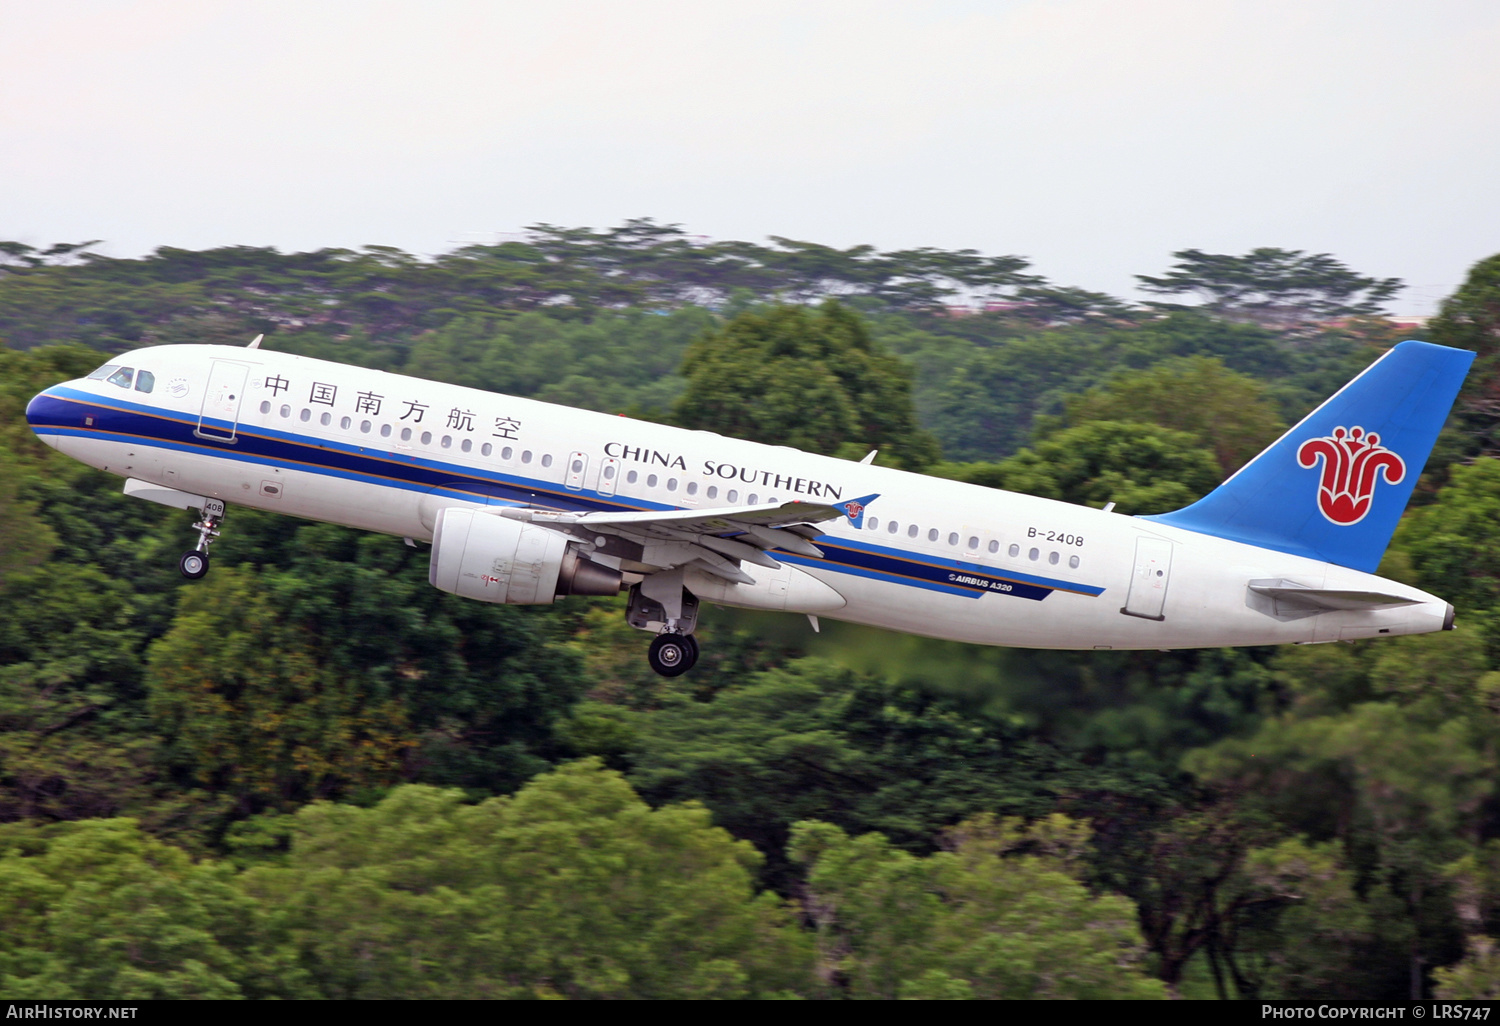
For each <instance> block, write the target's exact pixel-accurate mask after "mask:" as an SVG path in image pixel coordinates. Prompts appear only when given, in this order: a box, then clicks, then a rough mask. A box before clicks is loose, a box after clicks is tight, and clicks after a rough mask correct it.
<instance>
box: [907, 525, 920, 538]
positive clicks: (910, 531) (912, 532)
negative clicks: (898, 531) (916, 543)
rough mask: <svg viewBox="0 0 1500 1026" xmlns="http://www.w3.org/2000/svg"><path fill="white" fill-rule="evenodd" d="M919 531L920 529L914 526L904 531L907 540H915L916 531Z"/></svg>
mask: <svg viewBox="0 0 1500 1026" xmlns="http://www.w3.org/2000/svg"><path fill="white" fill-rule="evenodd" d="M919 530H920V528H919V527H917V525H916V524H912V525H911V526H910V527H908V528H907V529H906V536H907V537H908V538H915V537H916V536H917V531H919Z"/></svg>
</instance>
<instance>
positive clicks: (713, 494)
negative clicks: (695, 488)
mask: <svg viewBox="0 0 1500 1026" xmlns="http://www.w3.org/2000/svg"><path fill="white" fill-rule="evenodd" d="M688 491H692V489H691V488H689V489H688ZM704 494H705V495H707V496H708V497H709V498H710V499H717V498H718V497H719V486H718V485H709V486H708V491H707V492H705V493H704Z"/></svg>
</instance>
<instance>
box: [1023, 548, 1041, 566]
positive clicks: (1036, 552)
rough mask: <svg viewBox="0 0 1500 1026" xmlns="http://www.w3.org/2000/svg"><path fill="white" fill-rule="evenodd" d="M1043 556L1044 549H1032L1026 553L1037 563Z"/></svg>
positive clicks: (1028, 557) (1027, 556)
mask: <svg viewBox="0 0 1500 1026" xmlns="http://www.w3.org/2000/svg"><path fill="white" fill-rule="evenodd" d="M1041 557H1042V551H1041V549H1032V550H1031V551H1030V552H1028V553H1026V558H1027V559H1029V560H1031V561H1032V562H1033V563H1035V562H1036V561H1037V560H1038V559H1040V558H1041Z"/></svg>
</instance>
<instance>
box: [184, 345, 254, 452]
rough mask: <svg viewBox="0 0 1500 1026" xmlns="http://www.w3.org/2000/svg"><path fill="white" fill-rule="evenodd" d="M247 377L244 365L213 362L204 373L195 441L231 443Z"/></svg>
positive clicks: (247, 372)
mask: <svg viewBox="0 0 1500 1026" xmlns="http://www.w3.org/2000/svg"><path fill="white" fill-rule="evenodd" d="M249 376H250V368H249V366H248V365H246V364H243V363H230V362H229V361H228V360H215V361H214V362H213V364H212V365H211V367H210V368H209V372H208V388H207V389H206V390H205V391H204V394H203V409H202V410H201V411H200V412H199V414H198V430H197V432H196V434H197V435H198V437H199V438H211V439H213V440H214V441H216V442H232V441H234V435H235V431H236V430H237V429H238V427H239V422H240V403H241V402H242V401H243V400H244V398H245V379H246V378H248V377H249Z"/></svg>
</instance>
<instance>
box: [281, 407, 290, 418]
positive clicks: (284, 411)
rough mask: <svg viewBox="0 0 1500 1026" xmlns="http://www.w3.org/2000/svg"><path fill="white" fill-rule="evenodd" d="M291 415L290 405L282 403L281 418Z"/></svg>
mask: <svg viewBox="0 0 1500 1026" xmlns="http://www.w3.org/2000/svg"><path fill="white" fill-rule="evenodd" d="M291 415H292V408H291V407H290V406H287V405H285V404H283V405H282V407H281V416H282V419H285V418H287V417H290V416H291Z"/></svg>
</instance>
